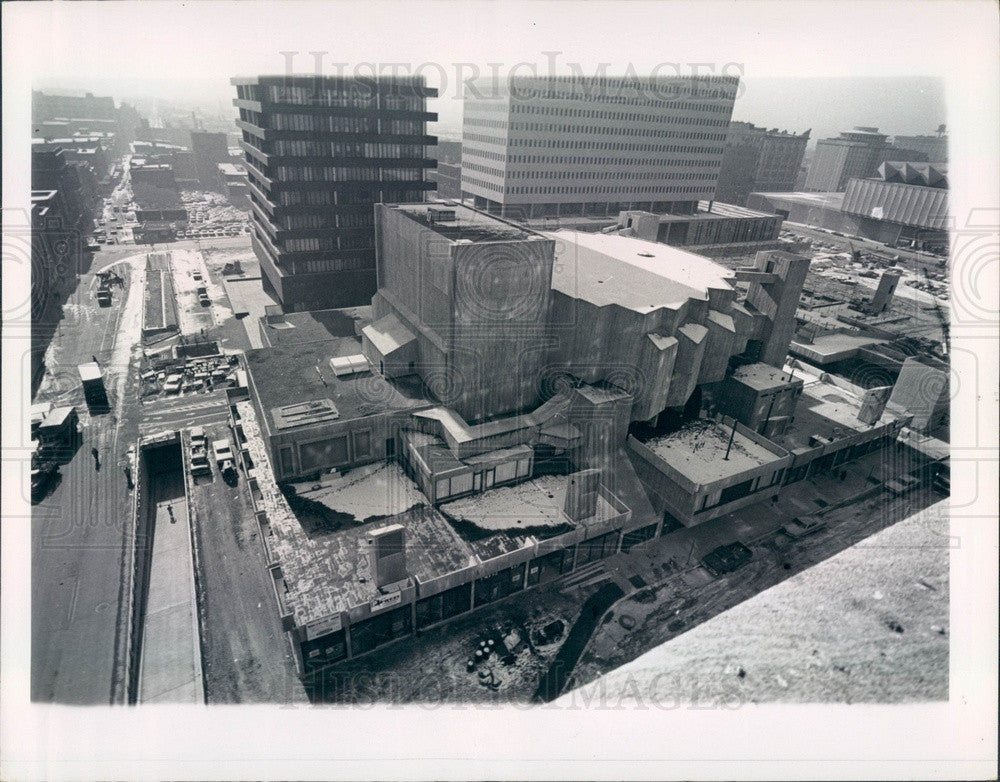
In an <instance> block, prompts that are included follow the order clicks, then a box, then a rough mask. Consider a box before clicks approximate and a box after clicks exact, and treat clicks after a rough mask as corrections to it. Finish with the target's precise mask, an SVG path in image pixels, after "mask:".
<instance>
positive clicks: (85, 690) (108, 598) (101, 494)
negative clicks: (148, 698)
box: [31, 416, 130, 704]
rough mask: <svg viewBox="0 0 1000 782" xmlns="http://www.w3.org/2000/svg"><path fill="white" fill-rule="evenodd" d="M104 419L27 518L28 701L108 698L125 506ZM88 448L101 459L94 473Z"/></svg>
mask: <svg viewBox="0 0 1000 782" xmlns="http://www.w3.org/2000/svg"><path fill="white" fill-rule="evenodd" d="M113 435H114V428H113V425H112V424H111V422H110V420H109V417H108V416H103V417H101V418H100V419H96V420H94V421H92V422H91V424H90V425H89V427H88V429H87V431H86V433H85V436H84V442H83V446H82V447H81V448H80V449H79V450H78V451H77V452H76V454H75V455H74V456H73V458H72V460H71V461H70V462H69V463H68V464H65V465H63V467H62V469H61V474H62V479H61V481H60V483H59V485H58V486H56V487H55V489H54V491H52V493H51V494H50V495H49V496H48V497H47V498H46V499H45V500H43V501H42V502H41V503H40V504H39V505H37V506H36V507H35V508H34V509H33V513H32V540H31V582H32V583H31V646H32V656H31V697H32V700H36V701H55V702H59V703H77V704H105V703H109V702H110V699H111V694H112V691H111V690H112V672H113V668H114V663H115V644H116V637H117V636H119V635H120V634H121V633H122V632H123V631H124V627H123V626H121V625H120V624H119V620H118V608H119V599H120V596H121V593H120V589H121V573H122V564H123V563H122V554H123V547H122V543H123V540H124V533H125V524H126V522H127V520H128V518H129V511H130V505H129V500H128V491H127V489H126V483H125V476H124V474H123V472H122V470H121V468H120V467H119V466H118V465H117V463H116V459H115V456H114V452H113V451H112V450H111V449H110V447H109V443H110V442H111V441H112V440H113ZM91 447H98V449H99V453H100V454H101V459H102V461H103V462H104V464H102V466H101V469H100V470H96V469H95V468H94V460H93V458H92V456H91V451H90V449H91Z"/></svg>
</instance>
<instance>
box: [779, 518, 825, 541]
mask: <svg viewBox="0 0 1000 782" xmlns="http://www.w3.org/2000/svg"><path fill="white" fill-rule="evenodd" d="M821 529H826V522H825V521H823V520H822V519H819V518H817V517H815V516H806V517H805V518H798V517H796V518H794V519H792V520H791V521H790V522H788V523H787V524H786V525H785V526H783V527H782V528H781V531H782V532H784V533H785V534H786V535H788V537H790V538H796V539H798V538H804V537H806V535H812V534H813V533H814V532H819V531H820V530H821Z"/></svg>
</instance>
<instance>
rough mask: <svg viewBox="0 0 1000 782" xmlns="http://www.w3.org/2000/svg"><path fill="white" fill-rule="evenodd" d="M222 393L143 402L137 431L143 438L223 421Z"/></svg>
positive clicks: (219, 391) (223, 392)
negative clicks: (172, 430) (157, 433)
mask: <svg viewBox="0 0 1000 782" xmlns="http://www.w3.org/2000/svg"><path fill="white" fill-rule="evenodd" d="M228 409H229V408H228V403H227V401H226V392H225V390H224V389H220V390H218V391H212V392H211V393H207V394H192V395H188V396H181V397H173V398H171V399H156V400H153V401H150V402H145V403H144V404H143V408H142V417H141V419H140V423H139V431H140V433H141V434H143V435H148V434H153V433H156V432H162V431H166V430H171V429H181V428H185V427H190V426H207V425H208V424H213V423H216V422H218V421H222V420H224V419H225V417H226V414H227V412H228Z"/></svg>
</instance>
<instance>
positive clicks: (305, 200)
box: [232, 76, 437, 311]
mask: <svg viewBox="0 0 1000 782" xmlns="http://www.w3.org/2000/svg"><path fill="white" fill-rule="evenodd" d="M232 83H233V84H234V85H235V86H236V91H237V98H236V100H235V101H234V104H235V105H236V107H237V108H238V109H239V119H238V120H237V123H236V124H237V126H238V127H239V129H240V131H241V132H242V141H241V145H242V147H243V150H244V153H245V156H246V168H247V176H248V182H249V186H250V202H251V204H250V205H251V216H252V225H253V232H252V242H253V247H254V251H255V252H256V254H257V257H258V258H259V259H260V262H261V270H262V272H263V275H264V278H265V280H266V282H267V283H268V285H269V286H270V288H271V289H272V290H273V292H274V294H275V295H276V296H277V298H278V300H279V301H280V302H281V305H282V307H283V308H284V309H285V310H286V311H295V310H315V309H326V308H332V307H351V306H359V305H366V304H369V303H371V297H372V296H373V295H374V293H375V287H376V278H375V245H374V241H375V235H374V210H373V205H374V204H376V203H380V202H391V203H396V202H414V201H422V200H423V198H424V193H425V191H427V190H432V189H434V183H433V182H431V181H429V180H428V178H427V176H426V174H425V172H426V169H428V168H433V167H434V161H433V160H432V159H430V158H428V157H427V154H426V147H428V146H432V145H434V144H435V142H436V139H435V138H434V137H433V136H428V135H427V129H426V128H427V122H429V121H433V120H435V119H437V115H436V114H434V113H431V112H428V111H426V98H427V97H428V96H431V97H433V96H434V95H436V94H437V93H436V91H435V90H432V89H428V88H427V87H425V86H424V79H423V78H422V77H399V78H379V79H368V78H341V77H317V76H260V77H237V78H234V79H232Z"/></svg>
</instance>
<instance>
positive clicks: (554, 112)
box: [511, 102, 729, 125]
mask: <svg viewBox="0 0 1000 782" xmlns="http://www.w3.org/2000/svg"><path fill="white" fill-rule="evenodd" d="M662 109H664V110H667V111H707V112H712V113H719V114H721V113H723V112H728V111H729V106H727V105H724V104H723V105H719V104H717V103H683V102H671V103H665V104H663V106H662ZM511 112H513V113H514V114H544V115H548V116H552V117H585V118H587V119H612V120H625V121H628V122H675V121H676V119H675V118H674V117H673V116H672V115H670V114H666V113H665V112H664V111H663V110H661V111H660V112H659V113H657V114H639V113H637V112H628V111H600V110H598V109H570V108H565V107H560V106H544V105H540V104H537V103H514V104H513V105H512V106H511ZM692 121H695V122H708V121H709V120H706V119H699V118H692ZM711 122H712V124H716V125H717V124H725V125H728V124H729V121H728V120H712V121H711Z"/></svg>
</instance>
